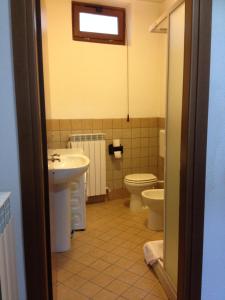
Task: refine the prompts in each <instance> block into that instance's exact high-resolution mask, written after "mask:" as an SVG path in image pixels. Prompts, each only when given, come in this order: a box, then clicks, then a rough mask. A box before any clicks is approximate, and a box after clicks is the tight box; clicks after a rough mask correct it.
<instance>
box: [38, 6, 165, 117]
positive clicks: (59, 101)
mask: <svg viewBox="0 0 225 300" xmlns="http://www.w3.org/2000/svg"><path fill="white" fill-rule="evenodd" d="M45 1H46V8H47V9H46V12H45V16H47V22H46V23H45V24H47V33H48V37H47V38H45V39H44V42H45V44H44V46H45V47H44V57H45V58H46V57H47V58H46V60H45V62H46V63H47V64H48V68H47V67H46V66H45V80H46V83H47V85H48V86H49V88H46V92H47V93H48V96H47V103H48V104H50V105H48V112H49V114H48V117H49V118H53V119H74V118H78V119H82V118H86V119H87V118H122V117H125V116H126V113H127V109H126V107H127V105H126V95H127V92H126V47H125V46H116V45H104V44H95V43H85V42H77V41H73V40H72V26H71V1H70V0H60V1H59V0H57V1H55V0H45ZM125 5H126V6H127V10H128V24H129V38H130V40H129V43H130V46H129V51H130V114H131V117H157V116H160V115H161V113H160V110H161V108H160V107H162V103H164V97H163V87H162V81H161V74H162V72H163V67H164V65H163V64H162V56H163V55H164V53H163V51H162V49H161V47H160V45H161V42H162V36H161V35H157V34H150V33H149V32H148V27H149V25H150V24H151V23H152V22H153V21H154V20H155V19H156V18H157V17H158V16H159V14H160V10H161V5H160V4H157V3H149V2H147V1H146V2H145V1H135V0H133V1H132V0H131V1H130V3H129V4H128V3H127V2H126V4H125ZM46 45H47V47H46ZM47 52H48V53H47ZM164 71H165V70H164ZM48 83H49V84H48Z"/></svg>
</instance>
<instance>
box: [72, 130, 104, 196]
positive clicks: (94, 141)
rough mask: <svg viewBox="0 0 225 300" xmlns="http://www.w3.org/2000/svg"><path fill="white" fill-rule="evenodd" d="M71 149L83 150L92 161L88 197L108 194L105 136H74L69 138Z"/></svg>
mask: <svg viewBox="0 0 225 300" xmlns="http://www.w3.org/2000/svg"><path fill="white" fill-rule="evenodd" d="M69 145H70V147H71V148H77V149H83V152H84V154H85V155H86V156H88V157H89V159H90V166H89V170H88V172H87V195H88V196H97V195H105V194H106V148H105V134H104V133H93V134H74V135H71V136H70V138H69Z"/></svg>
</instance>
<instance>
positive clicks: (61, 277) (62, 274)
mask: <svg viewBox="0 0 225 300" xmlns="http://www.w3.org/2000/svg"><path fill="white" fill-rule="evenodd" d="M72 276H73V273H72V272H69V271H66V270H63V269H61V270H58V271H57V281H59V282H64V281H66V280H68V279H69V278H71V277H72Z"/></svg>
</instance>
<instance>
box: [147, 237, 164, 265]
mask: <svg viewBox="0 0 225 300" xmlns="http://www.w3.org/2000/svg"><path fill="white" fill-rule="evenodd" d="M143 250H144V256H145V261H146V263H147V264H148V265H151V266H152V265H154V264H155V263H156V262H157V261H158V260H159V259H161V260H163V240H160V241H152V242H147V243H145V244H144V247H143Z"/></svg>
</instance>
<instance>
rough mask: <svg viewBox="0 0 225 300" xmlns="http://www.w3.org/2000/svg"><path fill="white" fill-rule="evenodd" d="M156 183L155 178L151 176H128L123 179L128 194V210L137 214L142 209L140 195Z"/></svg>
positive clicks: (146, 174) (144, 174) (145, 174)
mask: <svg viewBox="0 0 225 300" xmlns="http://www.w3.org/2000/svg"><path fill="white" fill-rule="evenodd" d="M156 183H157V177H156V176H155V175H153V174H148V173H143V174H130V175H126V176H125V178H124V184H125V186H126V188H127V190H128V191H129V192H130V194H131V196H130V210H131V211H132V212H139V211H141V210H142V209H143V201H142V196H141V193H142V191H144V190H147V189H150V188H153V187H154V185H155V184H156Z"/></svg>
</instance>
